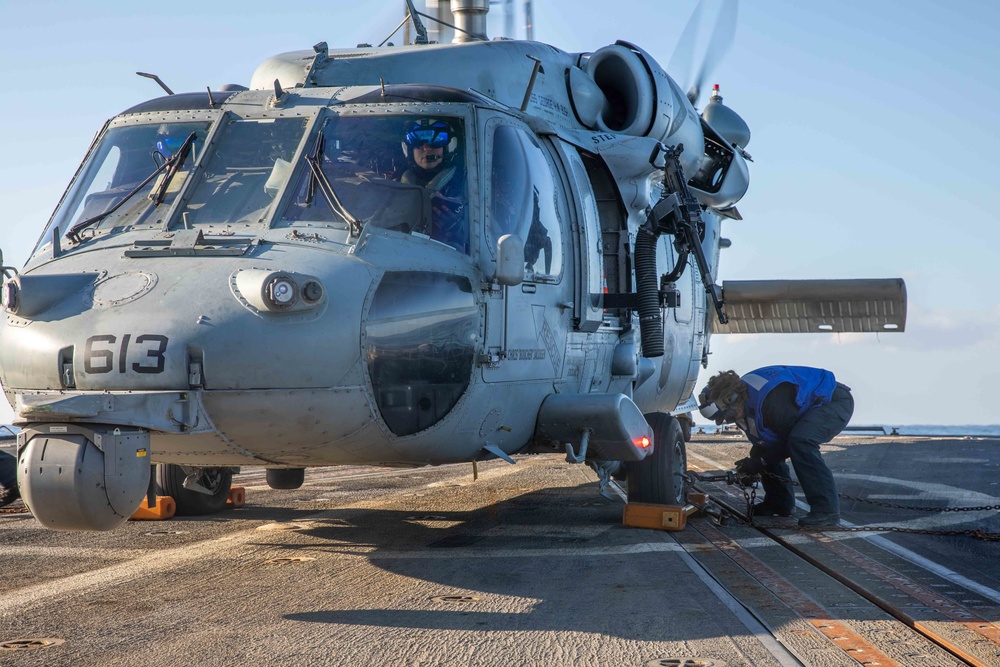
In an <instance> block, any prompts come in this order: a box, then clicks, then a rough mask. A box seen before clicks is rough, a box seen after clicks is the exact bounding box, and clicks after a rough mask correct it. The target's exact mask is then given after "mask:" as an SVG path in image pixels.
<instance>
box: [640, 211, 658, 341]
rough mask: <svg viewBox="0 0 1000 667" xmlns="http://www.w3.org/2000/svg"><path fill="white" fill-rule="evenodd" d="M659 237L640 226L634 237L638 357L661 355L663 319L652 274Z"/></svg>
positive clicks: (655, 278)
mask: <svg viewBox="0 0 1000 667" xmlns="http://www.w3.org/2000/svg"><path fill="white" fill-rule="evenodd" d="M659 239H660V235H659V233H656V232H651V231H649V229H647V228H646V227H641V228H640V229H639V233H638V235H637V236H636V238H635V282H636V294H637V295H638V297H639V333H640V334H641V337H642V356H644V357H647V358H653V357H662V356H663V319H662V312H661V310H660V286H659V277H658V276H657V275H656V243H657V241H659Z"/></svg>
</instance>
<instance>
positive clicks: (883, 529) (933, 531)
mask: <svg viewBox="0 0 1000 667" xmlns="http://www.w3.org/2000/svg"><path fill="white" fill-rule="evenodd" d="M763 474H764V475H770V476H771V477H774V478H776V479H779V480H782V481H788V482H791V484H792V485H794V486H800V485H799V484H798V483H797V482H795V481H793V480H783V478H782V477H780V476H778V475H775V474H773V473H767V472H765V473H763ZM756 477H758V476H757V475H754V476H753V477H751V478H750V479H751V480H752V481H751V483H750V484H749V485H747V484H744V477H743V476H742V475H737V476H736V479H735V485H736V487H737V488H739V489H740V491H742V492H743V498H744V500H745V501H746V505H747V510H746V514H745V516H740V515H739V514H735V513H734V512H732V511H728V510H725V509H724V511H723V516H727V515H728V516H731V517H734V518H735V519H736V520H737V521H738V522H740V523H742V524H744V525H746V526H751V527H753V528H782V529H786V530H798V531H803V532H824V533H826V532H838V533H908V534H917V535H942V536H947V537H957V536H966V537H971V538H973V539H976V540H983V541H985V542H1000V533H991V532H988V531H985V530H982V529H981V528H968V529H965V530H945V529H939V528H904V527H902V526H825V527H822V528H820V527H815V526H798V525H791V526H761V525H760V524H757V523H755V522H754V516H753V511H754V501H755V499H756V497H757V484H756V479H754V478H756ZM839 495H840V497H841V498H844V499H847V500H856V501H860V502H866V503H872V504H873V505H881V506H883V507H891V508H893V509H907V510H923V511H926V512H984V511H988V510H1000V505H980V506H976V507H914V506H911V505H900V504H898V503H887V502H883V501H879V500H871V499H868V498H861V497H858V496H849V495H845V494H839Z"/></svg>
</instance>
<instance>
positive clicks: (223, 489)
mask: <svg viewBox="0 0 1000 667" xmlns="http://www.w3.org/2000/svg"><path fill="white" fill-rule="evenodd" d="M186 477H187V473H186V472H184V468H183V467H181V466H179V465H173V464H170V463H161V464H159V465H157V466H156V492H157V494H159V495H163V496H170V497H171V498H173V499H174V502H175V503H177V512H176V514H177V516H199V515H203V514H214V513H216V512H221V511H222V510H224V509H225V508H226V501H227V500H229V490H230V489H231V488H232V486H233V471H232V470H231V469H229V468H202V469H201V477H200V478H199V479H198V481H199V483H200V484H201V485H202V486H204V487H205V488H206V489H208V490H209V491H211V492H212V494H211V495H208V494H205V493H198V492H197V491H192V490H189V489H185V488H184V479H185V478H186Z"/></svg>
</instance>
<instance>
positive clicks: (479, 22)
mask: <svg viewBox="0 0 1000 667" xmlns="http://www.w3.org/2000/svg"><path fill="white" fill-rule="evenodd" d="M489 12H490V0H451V13H452V14H453V15H454V17H455V27H457V28H459V30H456V31H455V38H454V39H453V40H452V43H454V44H460V43H462V42H485V41H487V40H488V39H489V37H487V36H486V15H487V14H489ZM462 31H464V32H462Z"/></svg>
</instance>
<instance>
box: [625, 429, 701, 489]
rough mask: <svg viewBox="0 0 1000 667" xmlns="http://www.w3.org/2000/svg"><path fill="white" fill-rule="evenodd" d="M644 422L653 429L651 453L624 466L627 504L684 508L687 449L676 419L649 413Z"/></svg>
mask: <svg viewBox="0 0 1000 667" xmlns="http://www.w3.org/2000/svg"><path fill="white" fill-rule="evenodd" d="M644 416H645V417H646V422H647V423H648V424H649V426H650V427H651V428H652V429H653V453H652V454H650V455H648V456H647V457H646V458H644V459H643V460H642V461H635V462H629V463H627V464H626V465H627V468H628V501H629V502H630V503H632V502H636V503H653V504H656V505H683V504H684V502H685V496H686V494H687V485H686V483H685V481H684V477H683V475H684V473H685V472H687V450H686V448H685V446H684V433H683V431H682V430H681V424H680V421H679V420H678V419H677V418H676V417H671V416H670V415H668V414H666V413H663V412H651V413H648V414H646V415H644Z"/></svg>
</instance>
